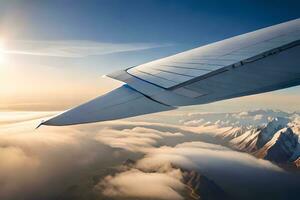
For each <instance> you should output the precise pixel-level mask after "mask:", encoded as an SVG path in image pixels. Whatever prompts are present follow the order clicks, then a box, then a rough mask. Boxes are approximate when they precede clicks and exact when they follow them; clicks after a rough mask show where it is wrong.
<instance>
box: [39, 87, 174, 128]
mask: <svg viewBox="0 0 300 200" xmlns="http://www.w3.org/2000/svg"><path fill="white" fill-rule="evenodd" d="M172 109H175V108H174V107H172V106H167V105H164V104H161V103H159V102H157V101H154V100H152V99H150V98H149V97H147V96H145V95H143V94H141V93H139V92H137V91H136V90H134V89H132V88H130V87H128V86H127V85H123V86H121V87H119V88H117V89H115V90H113V91H112V92H109V93H107V94H106V95H103V96H100V97H98V98H96V99H93V100H91V101H89V102H87V103H85V104H82V105H80V106H78V107H75V108H73V109H71V110H68V111H66V112H64V113H62V114H60V115H58V116H56V117H53V118H51V119H49V120H47V121H45V122H42V124H41V125H49V126H64V125H74V124H83V123H91V122H98V121H107V120H114V119H121V118H126V117H133V116H137V115H143V114H149V113H155V112H160V111H167V110H172Z"/></svg>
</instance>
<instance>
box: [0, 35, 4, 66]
mask: <svg viewBox="0 0 300 200" xmlns="http://www.w3.org/2000/svg"><path fill="white" fill-rule="evenodd" d="M4 60H5V58H4V42H3V41H2V40H0V64H3V63H4Z"/></svg>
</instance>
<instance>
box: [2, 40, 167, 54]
mask: <svg viewBox="0 0 300 200" xmlns="http://www.w3.org/2000/svg"><path fill="white" fill-rule="evenodd" d="M170 45H171V44H157V43H105V42H95V41H88V40H66V41H64V40H61V41H43V40H40V41H32V40H8V41H5V49H4V50H3V52H4V53H6V54H16V55H29V56H48V57H66V58H80V57H87V56H95V55H105V54H113V53H120V52H130V51H141V50H147V49H152V48H160V47H166V46H170Z"/></svg>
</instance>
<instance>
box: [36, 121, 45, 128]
mask: <svg viewBox="0 0 300 200" xmlns="http://www.w3.org/2000/svg"><path fill="white" fill-rule="evenodd" d="M44 122H45V121H44V120H42V121H41V123H40V124H39V125H38V126H37V127H36V128H35V129H38V128H39V127H40V126H42V125H43V124H44Z"/></svg>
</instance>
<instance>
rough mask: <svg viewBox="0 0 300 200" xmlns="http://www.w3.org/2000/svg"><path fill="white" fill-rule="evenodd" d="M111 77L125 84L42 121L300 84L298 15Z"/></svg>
mask: <svg viewBox="0 0 300 200" xmlns="http://www.w3.org/2000/svg"><path fill="white" fill-rule="evenodd" d="M107 76H108V77H111V78H113V79H117V80H119V81H122V82H124V85H123V86H121V87H120V88H117V89H115V90H113V91H112V92H110V93H108V94H106V95H103V96H100V97H98V98H96V99H94V100H92V101H90V102H87V103H85V104H83V105H81V106H78V107H76V108H73V109H71V110H69V111H66V112H64V113H62V114H60V115H58V116H56V117H54V118H52V119H50V120H48V121H45V122H43V123H42V124H43V125H54V126H61V125H72V124H81V123H89V122H98V121H106V120H113V119H120V118H126V117H132V116H138V115H142V114H148V113H154V112H160V111H166V110H172V109H175V108H176V107H179V106H187V105H196V104H205V103H210V102H214V101H219V100H224V99H230V98H234V97H241V96H246V95H251V94H258V93H263V92H268V91H273V90H277V89H283V88H287V87H291V86H296V85H299V84H300V19H296V20H292V21H289V22H285V23H282V24H278V25H275V26H271V27H267V28H263V29H260V30H257V31H253V32H250V33H246V34H243V35H239V36H235V37H232V38H229V39H225V40H222V41H219V42H216V43H212V44H209V45H205V46H202V47H199V48H195V49H192V50H189V51H185V52H182V53H179V54H176V55H173V56H169V57H166V58H162V59H159V60H155V61H152V62H149V63H146V64H142V65H139V66H135V67H132V68H129V69H126V70H121V71H117V72H115V73H112V74H109V75H107Z"/></svg>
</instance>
